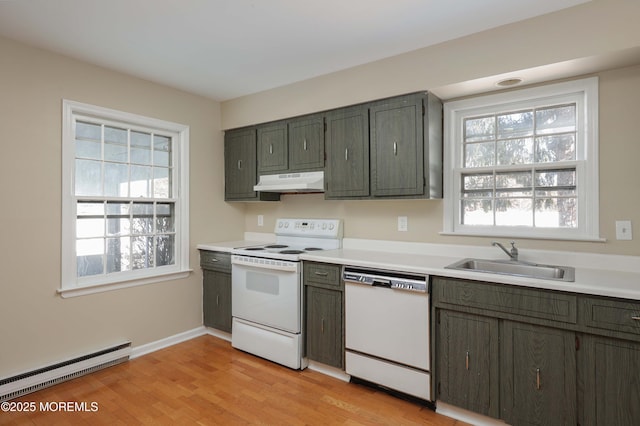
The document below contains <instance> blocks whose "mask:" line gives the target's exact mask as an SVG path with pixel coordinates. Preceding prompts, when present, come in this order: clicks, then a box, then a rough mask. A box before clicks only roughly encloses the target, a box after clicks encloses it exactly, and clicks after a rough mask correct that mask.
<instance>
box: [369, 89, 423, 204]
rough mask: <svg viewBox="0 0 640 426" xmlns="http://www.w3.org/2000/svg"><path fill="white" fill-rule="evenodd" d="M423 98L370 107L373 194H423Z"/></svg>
mask: <svg viewBox="0 0 640 426" xmlns="http://www.w3.org/2000/svg"><path fill="white" fill-rule="evenodd" d="M422 111H423V109H422V98H421V97H410V98H408V99H405V100H398V101H395V102H389V103H386V104H380V105H377V104H375V105H373V106H372V107H371V112H370V116H371V190H372V192H373V195H374V196H397V195H423V194H424V182H425V179H424V137H423V136H424V135H423V133H424V129H423V126H424V124H423V120H422Z"/></svg>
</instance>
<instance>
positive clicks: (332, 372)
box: [307, 360, 351, 382]
mask: <svg viewBox="0 0 640 426" xmlns="http://www.w3.org/2000/svg"><path fill="white" fill-rule="evenodd" d="M307 368H308V369H309V370H313V371H317V372H318V373H322V374H324V375H326V376H331V377H333V378H334V379H338V380H342V381H343V382H349V380H351V376H350V375H348V374H347V373H345V372H344V371H342V370H340V369H339V368H335V367H331V366H330V365H326V364H322V363H320V362H317V361H311V360H309V365H308V366H307Z"/></svg>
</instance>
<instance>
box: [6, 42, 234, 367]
mask: <svg viewBox="0 0 640 426" xmlns="http://www.w3.org/2000/svg"><path fill="white" fill-rule="evenodd" d="M0 57H1V58H2V66H1V67H0V135H2V141H1V144H0V146H1V154H0V164H1V165H0V189H1V192H0V194H1V195H2V208H0V224H2V231H1V235H2V244H1V245H0V265H1V267H2V270H1V272H0V339H1V340H2V343H0V377H5V376H8V375H12V374H15V373H18V372H21V371H25V370H30V369H33V368H36V367H40V366H43V365H47V364H49V363H52V362H57V361H61V360H63V359H65V358H68V357H74V356H78V355H83V354H85V353H87V352H88V351H92V350H96V349H100V348H102V347H105V346H107V345H109V344H113V343H118V342H121V341H124V340H131V341H132V342H133V345H134V346H138V345H142V344H145V343H148V342H152V341H156V340H159V339H161V338H164V337H168V336H171V335H174V334H176V333H180V332H183V331H186V330H190V329H193V328H195V327H198V326H200V325H201V324H202V284H201V279H202V275H201V271H200V268H199V266H198V261H199V259H198V253H197V250H196V249H195V245H196V244H197V243H200V242H206V241H220V240H229V239H238V238H241V237H242V231H243V227H244V216H243V215H244V206H243V205H241V204H234V205H231V204H226V203H224V202H223V185H224V184H223V182H224V180H223V149H222V133H221V132H220V106H219V104H218V103H216V102H213V101H211V100H208V99H205V98H202V97H198V96H194V95H191V94H187V93H184V92H180V91H177V90H174V89H169V88H167V87H163V86H160V85H156V84H153V83H150V82H147V81H143V80H140V79H136V78H133V77H130V76H126V75H123V74H119V73H116V72H112V71H109V70H105V69H102V68H99V67H95V66H91V65H88V64H86V63H82V62H78V61H74V60H71V59H68V58H66V57H63V56H59V55H55V54H52V53H48V52H44V51H41V50H37V49H33V48H30V47H26V46H24V45H21V44H17V43H14V42H12V41H9V40H7V39H1V38H0ZM62 99H70V100H74V101H79V102H85V103H89V104H93V105H99V106H102V107H107V108H114V109H118V110H122V111H126V112H131V113H135V114H141V115H145V116H150V117H155V118H159V119H163V120H168V121H173V122H178V123H182V124H186V125H188V126H190V136H191V145H190V147H191V153H190V156H191V158H190V162H191V178H190V184H191V197H190V202H191V205H190V208H191V214H190V225H191V229H190V231H191V232H190V239H191V251H190V254H191V260H190V263H191V267H192V268H193V269H194V272H193V273H192V274H191V276H190V277H189V278H187V279H183V280H179V281H170V282H164V283H159V284H151V285H146V286H141V287H136V288H131V289H124V290H117V291H111V292H107V293H101V294H95V295H91V296H81V297H76V298H70V299H62V298H61V297H59V296H58V295H57V294H56V290H57V289H58V288H59V287H60V256H61V255H60V232H61V230H60V223H61V217H60V214H61V158H62V157H61V122H62V116H61V113H62ZM217 224H221V226H217Z"/></svg>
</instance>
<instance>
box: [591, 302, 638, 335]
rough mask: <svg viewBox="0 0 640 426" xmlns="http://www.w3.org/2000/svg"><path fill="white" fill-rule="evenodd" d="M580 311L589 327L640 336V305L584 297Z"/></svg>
mask: <svg viewBox="0 0 640 426" xmlns="http://www.w3.org/2000/svg"><path fill="white" fill-rule="evenodd" d="M580 310H581V312H582V315H581V317H582V320H583V321H584V325H586V326H587V327H593V328H600V329H604V330H612V331H621V332H626V333H633V334H638V335H640V303H636V302H631V301H621V300H611V299H601V298H599V297H588V296H583V297H581V298H580Z"/></svg>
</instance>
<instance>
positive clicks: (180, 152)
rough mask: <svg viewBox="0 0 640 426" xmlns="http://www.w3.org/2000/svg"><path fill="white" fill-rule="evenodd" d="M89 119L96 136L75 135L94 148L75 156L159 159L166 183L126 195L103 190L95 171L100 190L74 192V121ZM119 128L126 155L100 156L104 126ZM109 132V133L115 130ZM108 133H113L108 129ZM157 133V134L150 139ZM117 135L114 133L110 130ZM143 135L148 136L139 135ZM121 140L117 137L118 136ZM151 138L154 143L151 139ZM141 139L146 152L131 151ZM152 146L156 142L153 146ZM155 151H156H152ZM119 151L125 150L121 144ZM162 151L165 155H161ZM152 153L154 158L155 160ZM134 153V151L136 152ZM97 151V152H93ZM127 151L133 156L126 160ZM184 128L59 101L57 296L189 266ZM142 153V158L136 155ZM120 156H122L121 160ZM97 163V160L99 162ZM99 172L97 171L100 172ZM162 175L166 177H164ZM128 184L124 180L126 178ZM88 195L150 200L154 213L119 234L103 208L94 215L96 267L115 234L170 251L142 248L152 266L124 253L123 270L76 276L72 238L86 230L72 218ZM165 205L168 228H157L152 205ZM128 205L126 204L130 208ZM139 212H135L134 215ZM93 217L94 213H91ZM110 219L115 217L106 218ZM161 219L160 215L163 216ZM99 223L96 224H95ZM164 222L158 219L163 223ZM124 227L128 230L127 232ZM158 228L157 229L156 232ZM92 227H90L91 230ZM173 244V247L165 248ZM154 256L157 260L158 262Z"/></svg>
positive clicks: (172, 274) (181, 272) (168, 274)
mask: <svg viewBox="0 0 640 426" xmlns="http://www.w3.org/2000/svg"><path fill="white" fill-rule="evenodd" d="M77 122H81V123H94V124H100V126H101V127H100V129H101V130H100V136H99V137H95V135H94V136H88V137H87V136H86V135H79V136H82V137H80V138H79V139H80V140H81V141H83V142H84V141H86V140H88V141H89V142H91V143H96V144H98V145H99V148H98V149H96V147H92V148H91V150H93V151H91V150H89V151H87V152H89V154H88V155H85V154H84V153H83V154H82V155H80V157H82V158H84V157H92V156H93V157H94V158H95V160H96V161H98V160H99V161H100V162H101V164H116V163H120V164H123V165H125V166H127V167H132V166H136V165H145V166H148V167H151V168H153V167H154V166H157V165H158V163H160V165H161V167H163V168H164V169H166V173H164V174H163V179H164V181H165V185H166V188H164V189H163V190H162V191H160V193H158V191H155V192H154V191H149V192H147V193H145V194H142V195H145V196H143V197H140V196H139V195H140V194H139V193H135V192H133V193H128V194H126V195H127V196H120V195H121V194H115V195H109V194H108V193H105V192H104V190H103V189H102V187H103V178H104V176H103V175H102V174H101V175H100V186H101V190H100V192H99V193H98V194H87V195H76V192H75V189H76V185H75V179H76V176H75V172H74V170H75V169H74V167H75V165H76V161H77V159H76V153H77V150H76V143H77V140H78V138H76V127H75V125H76V123H77ZM107 128H110V129H111V130H109V131H113V132H115V133H118V132H117V131H115V130H113V129H125V130H126V132H127V137H126V143H125V142H123V143H121V145H122V147H123V148H125V149H126V153H127V154H126V158H125V159H121V160H120V161H119V162H118V161H104V160H105V155H104V151H105V149H104V147H105V144H108V143H111V142H112V141H110V140H107V139H109V136H107V135H106V131H105V130H106V129H107ZM115 133H114V134H115ZM111 136H113V135H111ZM156 136H157V138H158V139H157V140H156ZM115 137H117V135H116V136H115ZM145 138H147V139H149V138H150V142H148V141H144V140H143V139H145ZM121 141H122V140H121ZM156 142H157V145H156ZM145 143H146V144H147V146H148V147H149V150H150V151H151V152H149V153H148V154H149V155H147V153H142V154H140V153H138V154H134V151H133V150H136V149H140V148H141V147H142V145H143V144H145ZM155 148H158V149H157V150H156V149H155ZM154 151H157V152H158V153H156V152H154ZM121 152H125V151H124V150H121ZM167 153H168V155H167ZM156 155H157V160H158V161H156ZM136 156H137V157H136ZM97 157H99V158H97ZM132 157H136V159H137V160H135V161H134V162H131V159H132ZM188 158H189V128H188V126H184V125H181V124H177V123H171V122H167V121H164V120H157V119H153V118H149V117H143V116H139V115H135V114H130V113H124V112H121V111H116V110H111V109H107V108H102V107H97V106H93V105H88V104H82V103H78V102H73V101H67V100H64V101H63V188H64V190H63V203H62V206H63V208H62V210H63V211H62V216H63V223H62V228H63V230H62V234H63V238H62V263H63V264H62V281H61V286H60V290H59V293H60V294H61V295H62V296H63V297H68V296H75V295H81V294H91V293H94V292H98V291H105V290H110V289H116V288H124V287H130V286H133V285H141V284H147V283H149V282H155V281H162V280H165V279H174V278H182V277H184V276H186V275H185V274H188V271H189V235H188V234H189V231H188V229H189V220H188V217H189V216H188V207H189V201H188V183H189V164H188ZM140 159H142V160H140ZM123 160H124V161H123ZM102 167H103V166H101V168H102ZM101 173H102V172H101ZM126 178H127V182H130V181H131V176H130V175H129V174H127V176H126ZM167 178H168V179H167ZM127 185H129V183H127ZM90 201H93V202H97V203H103V204H104V205H107V204H114V203H119V204H122V205H127V204H128V205H129V206H133V205H134V204H136V203H149V204H150V205H152V206H154V208H155V212H154V218H155V220H153V221H152V228H151V229H150V230H149V229H148V230H146V231H150V232H146V231H145V232H143V233H137V234H133V233H131V234H127V235H119V234H117V233H110V231H109V230H107V229H106V226H107V225H106V224H107V222H108V221H109V220H110V219H109V218H108V217H107V216H110V215H109V214H108V213H107V212H106V211H104V212H102V218H101V219H100V220H96V223H100V224H103V223H104V224H105V225H104V226H105V227H104V229H103V233H102V235H99V236H93V239H94V240H95V242H96V243H97V245H98V246H100V245H101V246H102V252H101V253H100V256H101V257H102V265H103V266H102V267H103V270H102V272H105V271H107V270H108V269H107V266H106V265H107V260H106V259H107V256H108V254H109V253H108V250H109V247H108V242H109V241H111V240H113V241H115V239H117V238H122V239H123V241H124V239H126V238H129V239H130V241H133V240H134V239H135V238H147V239H150V241H153V243H154V247H155V249H154V250H158V247H159V244H164V246H163V247H162V250H165V252H166V251H167V250H168V251H170V252H172V254H168V253H166V256H164V254H165V252H163V256H164V257H163V256H160V257H158V256H156V253H157V251H155V252H152V253H150V254H148V259H151V261H150V262H149V263H153V264H154V267H152V268H141V269H136V268H134V267H133V264H132V263H131V262H133V258H132V256H130V255H129V259H128V261H129V262H130V263H129V267H128V268H127V270H124V271H114V272H110V273H100V274H96V275H88V276H81V277H79V276H78V258H77V245H78V242H82V241H86V240H89V239H91V238H90V237H91V235H89V236H84V235H77V236H76V232H77V231H78V223H79V222H78V221H79V218H80V219H82V218H84V217H85V216H83V215H82V214H80V215H79V213H82V212H79V211H78V205H79V204H81V203H88V202H90ZM167 207H168V211H170V215H171V216H172V219H170V220H169V222H171V227H172V228H171V229H170V230H169V231H167V230H166V229H160V228H159V227H158V221H157V220H158V217H159V216H158V208H162V209H164V210H167ZM130 210H131V209H130ZM132 215H134V213H133V212H131V211H130V212H129V218H130V219H129V220H130V221H131V222H130V223H133V222H132V220H133V219H132V218H133V216H132ZM140 217H141V216H140ZM93 219H97V218H96V217H94V218H93ZM111 219H112V220H115V218H113V217H112V218H111ZM165 222H166V221H165ZM97 226H98V227H100V226H101V225H97ZM163 226H164V225H163ZM132 231H133V230H131V229H130V230H129V231H128V232H132ZM158 231H160V232H158ZM94 233H95V232H94ZM171 244H173V248H171ZM158 260H160V263H162V265H159V264H158Z"/></svg>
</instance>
